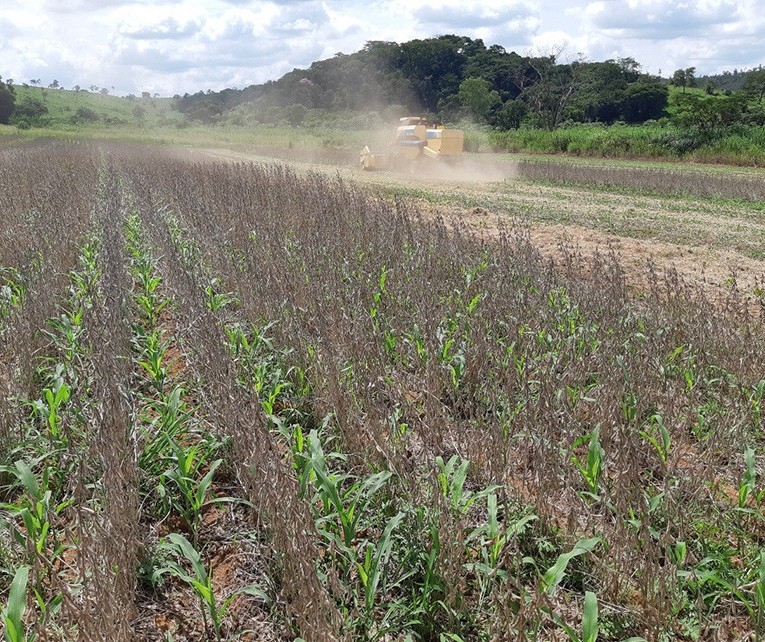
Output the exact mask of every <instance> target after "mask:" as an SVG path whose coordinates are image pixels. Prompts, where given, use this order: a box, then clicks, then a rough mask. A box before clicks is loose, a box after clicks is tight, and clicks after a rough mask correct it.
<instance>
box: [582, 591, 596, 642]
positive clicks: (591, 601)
mask: <svg viewBox="0 0 765 642" xmlns="http://www.w3.org/2000/svg"><path fill="white" fill-rule="evenodd" d="M597 639H598V598H597V596H596V595H595V593H593V592H592V591H587V592H586V593H585V594H584V614H583V616H582V642H596V640H597Z"/></svg>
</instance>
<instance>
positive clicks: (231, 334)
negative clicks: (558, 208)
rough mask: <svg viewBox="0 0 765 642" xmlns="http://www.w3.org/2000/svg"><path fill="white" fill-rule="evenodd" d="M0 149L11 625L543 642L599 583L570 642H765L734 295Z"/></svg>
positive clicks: (760, 387) (194, 167)
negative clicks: (20, 608)
mask: <svg viewBox="0 0 765 642" xmlns="http://www.w3.org/2000/svg"><path fill="white" fill-rule="evenodd" d="M0 154H1V155H0V168H2V170H3V171H2V172H0V176H6V175H8V173H9V171H10V168H15V170H14V171H17V172H21V171H23V172H25V173H26V174H25V178H23V179H21V182H19V183H16V186H17V187H15V188H14V189H16V191H17V192H18V193H16V194H9V193H8V192H9V191H12V190H11V188H10V186H8V185H2V189H0V199H5V200H4V201H0V202H5V203H7V204H8V206H7V207H5V208H4V215H5V213H6V212H8V214H7V215H8V216H9V218H8V220H7V224H6V225H5V230H8V234H9V236H8V237H7V238H8V239H9V240H8V242H7V243H6V242H5V239H4V240H3V242H4V244H3V246H2V252H0V265H2V266H7V267H9V268H13V269H14V271H13V272H11V271H6V272H3V274H4V275H5V274H7V275H8V276H7V277H5V278H6V280H7V281H8V283H7V285H8V287H9V290H8V292H24V293H25V294H24V296H16V297H13V298H9V299H8V304H7V305H6V307H5V308H3V310H4V313H3V315H2V317H1V320H2V337H3V341H4V344H3V353H2V362H3V365H4V367H5V370H4V373H5V377H6V381H5V383H4V385H5V386H7V387H9V389H10V390H11V392H12V395H11V396H9V398H8V400H7V402H6V404H5V406H4V409H3V414H2V417H1V418H2V421H3V424H2V426H1V427H0V429H1V430H2V432H1V433H0V435H2V436H3V437H4V439H5V443H6V444H7V447H6V448H5V450H4V451H3V452H4V458H3V461H1V462H0V465H1V466H2V469H0V470H2V473H0V475H1V476H0V479H2V483H3V490H2V500H1V501H2V502H4V503H3V504H2V506H1V507H0V511H1V512H0V519H2V520H4V521H5V522H7V524H8V525H9V529H8V533H9V534H8V535H0V574H2V575H0V577H2V578H3V581H2V582H0V586H3V585H10V581H11V579H12V578H13V577H14V576H15V577H17V578H22V577H23V574H20V573H19V569H23V568H26V569H28V572H29V575H28V582H27V583H26V584H25V590H26V595H27V599H26V605H27V608H26V611H25V614H24V618H23V620H24V626H25V627H26V628H28V630H36V631H37V632H38V633H39V634H40V636H41V637H42V638H43V639H62V640H67V639H93V640H96V639H109V640H130V639H135V635H136V634H137V635H139V637H140V639H146V640H163V639H169V638H168V637H166V636H167V634H172V639H175V640H206V639H211V640H216V639H258V640H261V639H265V640H269V639H270V640H292V639H295V638H296V637H297V636H300V637H302V638H304V639H305V640H309V641H314V640H315V641H322V642H323V641H326V640H405V639H412V640H426V641H430V640H439V639H440V640H563V639H565V636H567V635H568V636H573V635H574V630H576V631H581V630H582V629H581V627H582V621H583V620H585V621H586V622H588V623H589V625H592V624H593V611H592V605H593V603H594V602H593V600H596V602H595V603H597V604H598V605H599V617H598V626H599V631H600V632H599V637H598V639H600V640H614V641H618V640H624V639H625V638H629V637H630V636H642V637H644V638H646V639H648V640H651V641H654V640H655V641H658V640H667V639H676V640H686V639H688V640H690V639H746V638H751V639H754V636H755V633H756V632H757V633H758V634H759V633H761V632H762V631H761V630H760V629H761V626H762V621H763V620H762V618H763V615H765V612H764V611H765V602H763V599H765V598H763V597H762V596H765V568H763V567H761V555H760V547H761V543H762V538H763V535H764V534H765V529H763V521H762V500H763V490H762V489H763V487H762V484H761V482H760V478H759V476H758V475H759V473H760V471H761V469H762V466H761V459H760V457H759V453H760V452H761V448H762V428H763V415H762V402H763V395H764V394H765V383H764V382H763V380H762V377H763V374H762V373H763V371H765V363H763V354H765V345H763V343H764V341H763V338H762V332H761V327H762V326H761V320H760V319H758V318H756V317H755V316H752V315H751V313H750V309H749V308H748V307H747V306H742V305H741V304H740V300H739V298H738V296H737V293H736V292H735V291H733V292H731V294H730V296H729V297H728V298H726V299H724V300H722V301H716V302H715V304H714V305H713V304H712V303H710V301H708V300H707V298H706V297H705V295H704V292H703V291H701V290H699V289H698V288H696V287H694V286H693V285H689V284H688V283H687V282H685V281H684V280H683V279H681V278H680V277H679V276H678V275H677V273H676V272H675V273H673V272H666V273H658V272H656V271H650V270H649V271H648V272H647V274H646V277H645V281H644V289H643V294H642V296H641V297H640V298H639V299H635V298H634V297H633V296H631V295H630V293H629V291H628V288H627V284H626V281H625V278H624V273H623V270H622V267H621V265H620V263H619V261H618V260H617V259H616V257H615V256H614V255H613V254H602V253H597V252H596V253H594V254H593V255H589V256H587V257H584V256H582V255H580V254H578V253H577V252H576V251H574V250H572V249H571V248H568V249H567V248H565V247H562V248H561V249H560V251H559V259H558V260H557V261H556V262H553V261H550V260H549V259H547V258H545V257H544V256H543V255H542V254H540V252H539V251H538V249H537V248H536V247H535V246H534V244H533V243H532V241H531V238H530V235H529V233H528V230H527V229H524V228H522V227H516V226H509V227H507V228H503V227H501V226H500V228H499V230H498V233H497V237H496V239H495V240H492V241H491V242H486V241H485V240H482V239H481V238H479V237H478V236H477V235H476V234H475V233H474V230H473V229H471V228H468V227H461V226H460V225H459V224H453V223H450V224H449V225H447V224H446V223H445V222H444V221H442V220H440V219H437V220H431V219H429V218H428V217H425V216H423V215H422V214H421V212H420V211H419V210H418V209H417V207H416V205H415V204H414V203H413V202H411V201H408V200H406V199H396V200H395V201H393V200H389V199H384V198H379V197H378V196H376V195H374V194H373V193H371V192H368V191H365V190H364V189H362V188H359V187H358V186H356V185H353V184H351V183H348V182H344V181H343V180H340V179H328V178H326V177H323V176H321V175H318V174H310V175H306V176H299V175H296V174H295V173H293V172H292V171H290V170H289V169H286V168H285V167H283V166H279V165H251V164H219V163H211V162H206V163H194V162H190V161H188V160H184V158H183V157H182V156H180V155H178V154H173V153H164V152H156V151H155V152H150V151H148V150H146V149H144V148H140V147H128V146H110V147H104V148H102V149H100V150H97V149H89V148H86V149H83V148H81V147H79V146H64V147H53V148H51V147H47V146H41V147H39V148H36V149H31V150H21V151H19V150H14V151H12V152H10V153H9V152H8V151H5V152H0ZM102 155H103V156H102ZM99 157H102V158H105V160H103V161H99V160H98V159H99ZM19 168H20V169H19ZM59 168H69V169H68V170H67V172H68V173H67V174H66V175H67V176H68V181H69V182H68V184H67V185H61V184H60V183H55V182H52V181H54V180H59V179H56V177H57V176H58V174H57V172H58V171H59ZM27 174H28V175H27ZM51 177H52V178H51ZM46 180H47V181H49V183H48V184H52V185H57V186H59V187H60V189H61V191H59V190H58V189H56V190H52V189H48V190H47V191H46V192H45V193H47V198H42V197H40V196H39V191H38V190H39V185H40V184H41V183H42V184H45V181H46ZM18 186H20V187H18ZM35 199H38V200H35ZM63 211H66V212H67V217H66V219H65V222H66V224H61V222H60V218H61V217H60V214H59V213H60V212H63ZM22 216H26V217H27V219H28V220H29V223H28V227H27V228H25V229H26V233H25V232H22V231H19V230H18V229H17V227H18V221H19V220H21V218H20V217H22ZM57 217H58V218H57ZM46 230H51V231H46ZM54 232H55V236H54V235H53V233H54ZM46 234H48V235H49V236H45V235H46ZM10 235H13V236H10ZM27 235H32V236H33V238H37V239H39V238H43V239H48V242H46V243H44V244H42V245H41V244H39V241H36V242H35V243H32V241H31V240H30V239H29V238H27ZM25 244H26V245H25ZM32 249H34V250H37V249H40V254H41V257H40V258H39V259H38V260H39V261H40V262H42V265H44V266H47V267H46V268H45V270H39V269H35V270H32V271H30V270H29V269H28V263H27V262H26V258H25V257H26V256H27V254H26V253H27V252H28V251H31V250H32ZM11 286H13V287H11ZM14 287H15V288H16V289H14ZM36 301H37V302H39V303H36ZM43 301H44V302H45V303H44V304H43V303H42V302H43ZM46 320H54V321H56V323H50V321H48V322H47V325H48V328H49V332H48V333H46V334H43V333H42V332H41V330H42V329H44V327H45V326H46ZM19 330H23V331H19ZM32 355H34V357H35V358H34V359H31V358H29V357H31V356H32ZM62 391H64V392H62ZM49 393H50V394H49ZM17 462H21V464H19V463H17ZM24 470H28V471H29V474H23V471H24ZM30 475H31V477H30ZM32 479H34V480H35V483H36V484H37V488H38V489H47V490H48V491H49V493H50V494H49V495H48V496H47V499H46V498H45V497H43V496H42V495H40V496H37V495H35V492H34V488H33V487H34V484H32V483H31V480H32ZM197 500H199V501H197ZM195 501H196V503H195ZM41 506H42V508H40V507H41ZM25 509H27V510H30V511H35V510H38V509H39V512H38V513H36V514H39V515H41V519H44V520H46V523H47V524H48V525H49V530H48V531H47V534H46V535H45V537H42V536H41V535H40V534H39V533H37V535H35V533H36V532H37V531H35V530H34V529H35V528H36V526H35V525H34V524H33V523H32V522H29V521H26V520H25V519H24V515H25V513H24V510H25ZM13 532H15V533H16V534H17V537H16V538H13V537H11V536H10V533H13ZM35 538H37V539H35ZM35 542H37V543H38V545H35ZM6 580H7V581H6ZM194 581H196V582H197V584H194ZM200 586H201V587H203V588H206V589H207V592H205V591H204V590H202V589H201V588H200ZM34 590H37V592H38V594H39V596H40V598H39V601H35V599H34V598H33V597H32V595H33V591H34ZM229 597H230V598H231V601H230V603H229V608H227V609H223V606H224V605H225V604H226V600H227V598H229ZM9 598H10V594H9V593H8V592H2V593H0V602H1V603H3V604H5V603H6V601H7V600H8V599H9ZM59 604H60V607H59ZM103 614H108V617H105V618H104V617H102V615H103ZM583 614H584V615H583ZM566 626H569V627H572V629H571V632H570V634H569V633H567V632H566V631H567V629H566ZM136 632H137V633H136ZM237 635H239V636H240V637H238V638H237ZM576 635H577V636H578V635H579V634H578V633H577V634H576ZM131 636H132V637H131ZM408 636H411V637H410V638H408ZM581 637H582V638H584V637H585V636H584V635H583V634H582V635H581ZM570 639H574V637H570Z"/></svg>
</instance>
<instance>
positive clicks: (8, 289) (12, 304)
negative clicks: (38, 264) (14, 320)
mask: <svg viewBox="0 0 765 642" xmlns="http://www.w3.org/2000/svg"><path fill="white" fill-rule="evenodd" d="M25 293H26V288H25V287H24V279H23V278H22V276H21V273H20V272H19V271H18V270H16V269H14V268H10V267H2V266H0V321H3V320H4V319H7V318H8V317H9V316H10V314H11V312H12V311H13V310H14V309H15V308H18V307H20V306H21V305H22V304H23V303H24V298H25Z"/></svg>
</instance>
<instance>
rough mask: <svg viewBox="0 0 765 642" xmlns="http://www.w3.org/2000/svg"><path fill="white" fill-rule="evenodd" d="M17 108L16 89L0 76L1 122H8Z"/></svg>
mask: <svg viewBox="0 0 765 642" xmlns="http://www.w3.org/2000/svg"><path fill="white" fill-rule="evenodd" d="M15 109H16V90H15V89H14V87H13V85H12V84H11V83H6V82H3V77H2V76H0V123H2V124H7V123H8V121H9V120H10V118H11V116H13V112H14V111H15Z"/></svg>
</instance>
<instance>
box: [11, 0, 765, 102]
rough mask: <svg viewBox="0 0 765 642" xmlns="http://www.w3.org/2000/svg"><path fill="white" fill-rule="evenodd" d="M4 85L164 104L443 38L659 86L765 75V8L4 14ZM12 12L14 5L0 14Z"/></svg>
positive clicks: (119, 8)
mask: <svg viewBox="0 0 765 642" xmlns="http://www.w3.org/2000/svg"><path fill="white" fill-rule="evenodd" d="M3 4H4V6H3V13H2V16H0V49H2V52H3V56H2V59H1V60H0V74H1V75H3V76H4V77H9V76H10V77H13V78H16V79H19V80H22V79H24V80H26V79H30V78H38V77H39V78H41V79H42V81H43V83H45V84H47V83H49V82H50V81H51V80H53V79H54V78H56V79H57V80H59V82H61V83H62V84H63V85H64V86H72V85H74V84H75V83H79V84H80V85H82V86H89V85H91V84H97V85H99V86H109V87H111V86H112V85H114V86H115V88H116V91H117V92H119V93H128V92H133V93H136V92H137V91H141V90H147V91H151V92H152V93H153V92H159V93H161V94H163V95H172V94H174V93H181V94H182V93H185V92H189V93H193V92H195V91H198V90H200V89H208V88H211V89H222V88H224V87H227V86H234V85H236V86H239V87H243V86H246V85H248V84H252V83H259V82H264V81H266V80H269V79H276V78H278V77H280V76H281V75H282V74H284V73H285V72H287V71H290V70H291V69H293V68H295V67H307V66H309V65H310V64H311V63H312V62H314V61H315V60H317V59H319V58H325V57H329V56H332V55H333V54H334V53H336V52H340V51H342V52H344V53H352V52H354V51H357V50H359V49H360V48H361V47H362V46H363V45H364V43H365V42H367V41H370V40H395V41H398V42H404V41H407V40H411V39H413V38H427V37H431V36H436V35H443V34H448V33H453V34H458V35H465V36H469V37H472V38H482V39H483V40H484V42H485V43H486V44H487V45H490V44H499V45H502V46H503V47H505V48H506V49H507V50H508V51H517V52H518V53H524V52H526V51H528V50H533V49H536V50H537V51H542V52H544V51H548V52H549V51H550V50H551V49H553V48H555V47H558V46H560V45H562V44H565V45H566V47H565V51H564V53H563V56H562V57H563V58H568V59H573V58H576V57H577V56H578V54H582V55H584V56H585V57H586V58H588V59H591V60H603V59H605V58H609V57H619V56H631V57H634V58H635V59H636V60H638V61H639V62H641V63H643V64H644V66H645V67H647V68H648V69H649V70H652V71H654V72H655V71H657V70H658V69H659V68H662V69H663V71H664V72H665V73H670V72H671V70H672V69H674V68H678V67H688V66H696V67H697V69H698V73H706V72H714V71H718V70H722V69H732V68H733V67H738V68H743V67H751V66H755V65H757V64H760V63H763V62H765V60H763V58H765V51H763V49H762V42H763V41H764V40H765V12H763V11H762V9H761V6H760V5H761V0H696V1H692V0H573V1H567V0H542V1H541V2H532V1H531V0H495V1H493V2H487V1H486V0H480V1H479V0H424V3H420V4H417V5H412V4H411V3H410V2H406V1H405V0H378V1H376V2H361V1H360V0H66V1H64V0H28V2H26V3H21V2H20V1H18V2H17V1H11V2H10V3H3ZM6 4H10V6H9V7H8V6H5V5H6Z"/></svg>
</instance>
